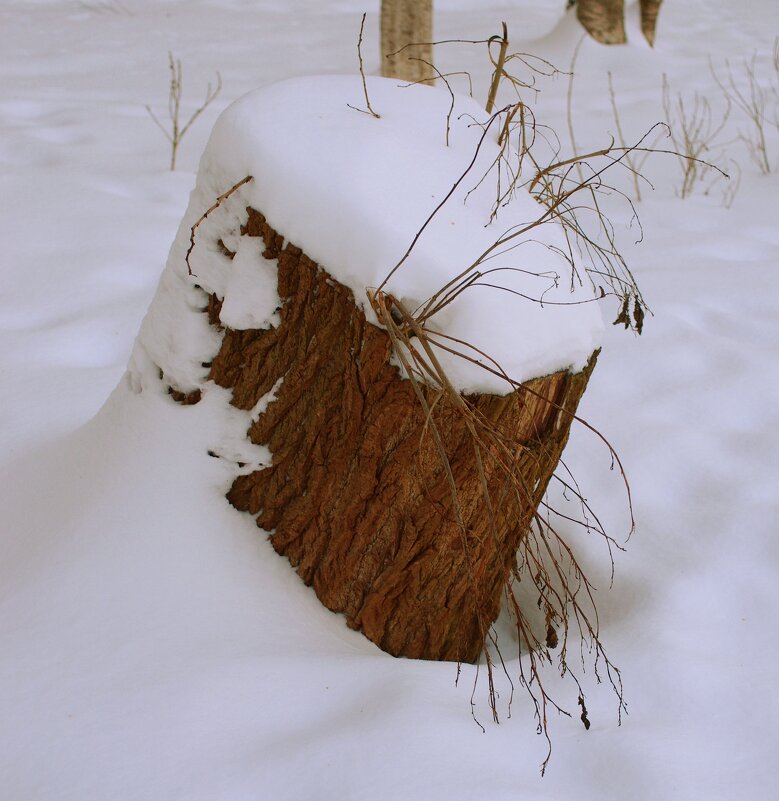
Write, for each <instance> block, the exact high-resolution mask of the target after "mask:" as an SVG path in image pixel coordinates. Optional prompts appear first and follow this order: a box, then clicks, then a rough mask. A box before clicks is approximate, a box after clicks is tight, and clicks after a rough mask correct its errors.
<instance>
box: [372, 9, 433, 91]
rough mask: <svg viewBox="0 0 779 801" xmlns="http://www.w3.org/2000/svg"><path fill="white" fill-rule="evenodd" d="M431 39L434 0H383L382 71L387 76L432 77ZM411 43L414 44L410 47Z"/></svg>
mask: <svg viewBox="0 0 779 801" xmlns="http://www.w3.org/2000/svg"><path fill="white" fill-rule="evenodd" d="M432 41H433V0H382V3H381V74H382V75H383V76H384V77H385V78H399V79H400V80H402V81H410V82H411V81H424V80H429V79H430V78H432V77H433V70H432V69H431V67H430V66H429V65H430V64H432V63H433V48H432V45H431V42H432ZM410 44H413V45H415V46H414V47H407V45H410ZM403 48H405V49H403ZM401 50H402V52H398V51H401ZM425 62H427V63H425Z"/></svg>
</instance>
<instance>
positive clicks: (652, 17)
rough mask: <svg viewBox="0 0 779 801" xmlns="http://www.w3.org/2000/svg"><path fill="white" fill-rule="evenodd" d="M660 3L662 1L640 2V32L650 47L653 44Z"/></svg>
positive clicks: (647, 0)
mask: <svg viewBox="0 0 779 801" xmlns="http://www.w3.org/2000/svg"><path fill="white" fill-rule="evenodd" d="M662 2H663V0H641V32H642V33H643V34H644V36H645V38H646V40H647V42H649V44H650V45H652V47H654V44H655V30H656V28H657V15H658V14H659V13H660V3H662Z"/></svg>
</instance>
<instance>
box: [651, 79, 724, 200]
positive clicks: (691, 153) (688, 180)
mask: <svg viewBox="0 0 779 801" xmlns="http://www.w3.org/2000/svg"><path fill="white" fill-rule="evenodd" d="M725 99H726V101H727V106H726V108H725V111H724V112H723V113H722V117H721V118H720V119H719V120H716V119H715V117H714V113H713V112H712V110H711V105H710V104H709V101H708V100H707V99H706V98H705V97H701V96H700V95H699V94H698V93H697V92H696V93H695V94H694V95H693V98H692V106H690V104H689V103H688V102H686V101H685V98H684V97H683V96H682V95H681V94H678V93H677V95H676V98H675V99H673V98H672V97H671V87H670V85H669V83H668V77H667V76H666V75H665V74H664V75H663V111H664V113H665V119H666V122H667V123H668V132H669V135H670V137H671V141H672V142H673V144H674V148H675V149H676V150H678V151H679V153H680V154H681V155H680V156H679V158H678V161H679V166H680V168H681V171H682V183H681V186H680V187H679V189H678V190H677V194H678V195H679V197H681V198H686V197H689V196H690V195H691V194H692V192H693V190H694V188H695V186H696V184H697V183H698V182H701V181H704V180H705V179H706V177H707V175H708V173H709V168H708V166H707V165H706V164H705V163H704V162H702V161H701V160H700V159H701V156H702V155H703V154H704V153H708V152H709V151H710V150H711V149H712V148H713V147H716V140H717V137H718V136H719V135H720V133H722V130H723V129H724V127H725V125H726V123H727V121H728V119H729V117H730V112H731V108H732V103H731V99H730V97H729V96H728V95H727V93H726V94H725Z"/></svg>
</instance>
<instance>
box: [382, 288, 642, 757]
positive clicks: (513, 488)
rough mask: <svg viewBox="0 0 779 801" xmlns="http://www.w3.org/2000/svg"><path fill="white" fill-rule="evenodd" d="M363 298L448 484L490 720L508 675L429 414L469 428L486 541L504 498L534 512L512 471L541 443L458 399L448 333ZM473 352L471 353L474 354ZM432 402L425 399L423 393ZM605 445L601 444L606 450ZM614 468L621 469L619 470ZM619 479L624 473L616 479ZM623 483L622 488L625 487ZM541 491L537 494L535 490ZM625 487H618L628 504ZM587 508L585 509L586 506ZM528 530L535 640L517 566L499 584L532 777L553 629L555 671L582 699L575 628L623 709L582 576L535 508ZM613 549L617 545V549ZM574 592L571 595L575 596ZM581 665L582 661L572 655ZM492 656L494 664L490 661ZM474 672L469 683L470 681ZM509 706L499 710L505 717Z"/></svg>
mask: <svg viewBox="0 0 779 801" xmlns="http://www.w3.org/2000/svg"><path fill="white" fill-rule="evenodd" d="M368 297H369V300H370V302H371V305H372V307H373V309H374V311H375V312H376V314H377V317H378V318H379V320H380V321H381V323H382V324H383V325H384V327H385V329H386V330H387V332H388V334H389V336H390V340H391V341H392V344H393V348H394V352H395V353H396V354H397V357H398V360H399V361H400V363H401V366H402V367H403V370H404V372H405V374H406V375H407V377H408V378H409V380H410V381H411V383H412V386H413V388H414V392H415V394H416V395H417V398H418V400H419V402H420V405H421V408H422V410H423V413H424V414H425V431H426V432H428V433H429V435H430V436H431V437H432V440H433V442H434V445H435V448H436V450H437V452H438V454H439V457H440V459H441V461H442V464H443V468H444V471H445V475H446V477H447V483H448V484H449V491H450V499H451V504H452V506H451V508H452V510H453V513H454V516H455V520H456V522H457V525H458V528H459V529H460V531H461V539H462V547H463V549H464V557H465V564H466V573H467V580H468V582H469V584H470V585H471V590H472V594H473V597H474V599H476V600H475V612H476V615H477V619H478V624H479V626H480V627H481V630H482V631H484V632H485V649H484V660H485V666H486V671H487V682H488V698H489V706H490V709H491V712H492V716H493V719H494V720H495V721H498V720H499V716H498V707H497V703H498V698H497V693H496V689H495V681H494V672H495V669H496V666H497V664H498V662H499V664H500V666H501V668H502V670H503V671H504V672H505V673H506V675H508V670H507V667H506V664H505V661H504V659H503V656H502V653H501V650H500V647H499V644H498V641H497V636H496V635H495V633H494V631H493V630H492V629H491V628H490V627H489V625H488V623H489V621H487V620H486V618H485V616H484V612H483V610H482V609H481V608H480V606H479V602H478V599H479V598H480V588H479V586H478V584H477V582H476V579H475V577H474V575H473V570H472V560H471V558H470V552H469V544H468V536H467V534H468V532H467V529H466V525H465V522H464V515H463V511H462V509H461V507H460V499H459V493H458V488H457V483H456V480H455V477H454V474H453V471H452V468H451V465H450V463H449V457H448V453H447V448H446V442H445V440H444V435H443V431H442V430H441V428H440V426H439V424H438V422H437V418H436V415H434V408H435V407H438V408H439V409H440V408H441V404H445V405H446V406H447V408H449V409H450V410H452V411H453V413H455V414H457V415H458V416H460V417H461V418H462V419H463V420H464V422H465V424H466V428H467V430H468V432H469V436H470V439H471V443H472V446H473V449H474V459H475V464H476V469H477V474H478V477H479V484H480V486H481V496H482V501H483V503H484V510H485V516H486V519H487V520H488V522H489V532H490V534H489V535H490V536H491V537H492V538H494V539H495V540H496V541H497V539H499V537H500V529H501V525H500V520H499V515H498V511H497V510H498V509H504V508H505V507H506V504H507V503H509V502H510V501H511V499H512V498H513V503H516V504H518V506H519V508H535V506H536V504H537V502H538V500H539V497H538V496H539V487H538V486H535V487H529V486H527V485H526V483H525V481H524V479H523V478H522V473H521V471H520V470H519V469H518V465H519V462H520V460H521V459H528V458H529V459H540V458H542V457H543V456H544V450H543V449H544V446H541V452H540V453H539V454H535V453H533V452H532V450H530V449H528V448H527V447H526V446H523V445H520V444H518V443H517V442H515V441H514V440H513V439H512V438H511V436H510V435H507V434H506V432H504V431H502V430H501V429H500V428H499V427H498V426H496V425H495V424H493V423H491V422H490V421H488V420H487V419H485V418H484V416H483V415H481V414H480V413H479V412H478V411H477V410H476V408H475V407H474V406H473V405H472V404H471V403H470V402H469V401H468V400H467V399H466V398H465V397H463V396H462V395H461V394H460V393H459V392H458V391H457V390H456V389H455V388H454V386H453V385H452V384H451V382H450V381H449V379H448V377H447V376H446V373H445V372H444V370H443V369H442V367H441V364H440V361H439V359H438V357H437V355H436V350H440V351H449V352H458V351H457V350H456V349H455V348H452V347H450V346H449V345H447V344H446V342H450V343H454V342H458V341H457V340H454V339H453V338H451V337H447V336H446V335H445V334H441V333H440V332H435V331H431V330H429V329H427V328H425V327H424V326H422V325H420V323H419V320H418V318H416V317H415V316H414V315H412V314H411V312H410V311H409V310H408V309H407V308H406V307H405V306H404V305H403V303H402V302H401V301H399V300H397V299H396V298H394V297H393V296H392V295H389V294H387V293H384V292H380V291H376V290H371V291H370V292H369V296H368ZM459 344H460V345H462V346H463V347H464V348H470V347H471V346H469V345H467V343H459ZM473 350H474V351H476V352H477V353H480V352H478V351H477V350H476V349H473ZM480 355H481V356H482V357H483V358H484V359H485V360H486V361H487V362H492V364H493V365H494V367H491V368H490V367H485V369H489V370H490V371H492V372H494V373H496V374H501V375H503V376H504V377H505V378H506V380H507V381H509V383H511V384H512V385H513V386H515V387H516V388H517V389H518V390H520V392H522V391H526V392H532V390H530V388H529V387H527V386H525V385H522V384H519V383H517V382H511V379H510V378H509V377H508V376H506V374H505V372H504V371H503V370H502V369H501V368H500V366H499V365H498V364H497V363H496V362H494V360H491V359H490V357H489V356H487V355H486V354H483V353H481V354H480ZM462 356H463V358H466V359H468V360H470V361H475V362H476V363H480V364H481V362H477V361H476V360H475V359H474V357H472V356H470V355H468V354H467V353H465V352H463V353H462ZM430 395H432V396H433V398H434V400H433V401H432V402H431V401H430V400H429V396H430ZM544 401H545V402H546V403H549V404H550V405H552V407H553V408H555V409H556V410H557V411H558V412H559V413H561V414H568V415H571V416H572V417H575V415H574V414H573V413H572V412H571V411H570V410H567V409H565V408H564V407H562V406H560V405H559V404H556V403H555V402H554V401H551V400H549V399H547V398H544ZM609 447H610V446H609ZM610 450H611V452H612V454H613V457H614V458H615V459H617V458H618V457H616V453H614V451H613V449H611V448H610ZM487 465H489V468H490V473H491V474H492V475H495V471H497V473H498V475H499V476H500V477H501V482H500V486H499V488H498V490H497V492H495V491H494V490H493V491H491V490H490V486H489V482H488V480H487V478H486V473H487ZM620 469H621V465H620ZM623 476H624V473H623ZM566 486H567V487H568V489H569V491H570V492H571V493H572V494H574V495H576V496H577V497H578V498H579V500H580V502H581V503H582V504H583V505H584V506H585V507H586V508H587V509H588V510H589V509H590V507H589V504H588V503H587V501H586V499H585V498H584V496H583V495H582V494H581V491H580V490H579V488H578V485H577V484H576V482H575V481H573V482H571V483H567V482H566ZM626 486H627V484H626ZM541 489H543V488H541ZM629 498H630V495H629V488H628V499H629ZM590 511H591V510H590ZM534 521H535V523H534V525H533V526H532V527H531V531H530V532H529V533H528V535H527V537H525V538H524V539H523V540H522V543H521V545H520V562H521V563H523V564H524V565H525V566H526V570H527V571H529V573H528V575H530V577H531V580H532V582H533V585H534V587H535V588H536V590H537V592H538V593H539V606H543V609H544V613H545V621H546V625H545V629H544V632H543V639H542V638H541V637H540V636H537V635H536V634H535V633H534V632H533V625H532V622H531V620H530V618H529V612H528V611H527V610H524V609H522V607H521V605H520V604H519V603H518V602H517V599H516V596H515V594H514V592H513V591H512V590H511V587H510V583H511V581H513V580H521V579H522V575H523V573H524V572H526V570H525V569H523V568H522V567H521V566H520V564H518V565H517V567H516V568H515V569H514V571H513V572H512V574H511V576H510V577H509V579H510V581H509V584H507V585H506V588H505V593H506V600H507V603H508V604H509V606H510V608H511V609H512V611H513V614H514V618H515V623H516V626H517V633H518V640H519V644H520V647H521V646H522V645H526V646H527V649H528V652H529V654H530V657H529V658H530V668H529V672H528V673H527V674H526V673H525V668H524V665H523V664H522V663H521V661H520V684H521V685H522V686H523V687H524V688H525V689H526V691H527V692H528V693H529V695H530V697H531V699H532V703H533V705H534V709H535V717H536V720H537V726H538V731H539V733H540V734H542V735H543V736H544V737H545V739H546V742H547V754H546V756H545V758H544V761H543V764H542V772H543V770H544V769H545V768H546V764H547V762H548V760H549V758H550V755H551V749H552V742H551V738H550V736H549V730H548V724H549V719H548V714H547V712H548V710H549V709H550V708H553V709H555V710H557V711H558V712H560V713H562V714H565V715H569V713H568V712H567V711H566V710H564V709H563V708H562V707H561V706H560V705H559V704H558V703H557V702H556V701H555V700H554V699H553V697H552V696H551V694H550V692H548V691H547V689H546V687H545V684H544V679H543V668H544V666H549V665H552V664H553V660H552V657H551V654H550V649H552V648H553V647H555V646H556V645H557V634H556V630H555V624H557V625H559V626H560V627H561V628H562V629H563V640H562V648H561V651H560V657H559V659H558V668H559V670H560V673H561V675H562V676H563V677H565V676H569V677H570V678H572V680H573V681H574V682H575V684H576V687H577V692H578V697H580V698H583V697H584V693H583V691H582V688H581V684H580V682H579V679H578V678H577V677H576V674H575V672H574V671H573V669H572V667H571V666H570V665H569V664H568V662H567V660H566V644H567V639H568V636H569V633H568V629H569V627H570V626H571V625H576V626H577V627H578V630H579V634H580V636H581V637H582V638H583V639H586V640H587V642H588V645H587V648H588V649H589V651H591V652H593V653H594V654H595V671H596V674H597V671H598V664H599V663H601V662H602V663H603V664H604V665H605V667H606V673H607V676H608V677H609V679H610V680H611V683H612V686H613V688H614V690H615V692H616V693H617V695H618V698H619V705H620V712H621V711H623V710H624V698H623V694H622V685H621V680H620V678H619V670H618V669H617V668H616V667H615V666H614V665H613V663H612V662H611V661H610V659H609V657H608V656H607V654H606V652H605V650H604V648H603V646H602V644H601V643H600V639H599V634H600V628H599V625H600V624H599V619H598V615H597V609H596V607H595V601H594V596H593V589H594V588H593V586H592V584H591V582H590V581H589V580H588V579H587V577H586V576H585V574H584V572H583V571H582V569H581V567H580V566H579V564H578V561H577V560H576V557H575V555H574V554H573V551H572V549H571V548H570V546H568V545H567V544H566V543H565V541H564V540H563V538H562V536H561V535H560V534H559V533H558V532H557V531H556V529H555V527H554V526H553V525H552V524H551V522H550V521H549V520H543V518H542V517H541V516H540V514H538V513H537V512H536V513H535V515H534ZM584 525H586V527H587V530H592V531H597V532H599V533H602V535H603V536H604V537H607V538H608V540H609V541H610V542H611V541H613V540H611V538H609V537H608V535H607V534H606V533H605V529H603V527H602V525H601V523H600V521H599V520H598V518H597V515H595V514H594V512H592V513H591V517H590V520H589V521H588V522H587V523H586V524H584ZM617 547H619V546H617ZM580 595H581V599H580ZM582 659H583V657H582ZM496 660H497V662H496ZM478 675H479V674H478V669H477V673H476V677H475V681H478ZM509 682H510V684H511V686H512V689H513V682H511V679H510V676H509ZM471 703H472V707H471V711H472V714H473V716H474V719H475V720H476V722H477V723H478V724H479V725H480V726H481V725H482V724H481V723H480V722H479V720H478V718H477V717H476V713H475V705H474V702H473V698H472V701H471ZM510 704H511V699H510V700H509V714H510Z"/></svg>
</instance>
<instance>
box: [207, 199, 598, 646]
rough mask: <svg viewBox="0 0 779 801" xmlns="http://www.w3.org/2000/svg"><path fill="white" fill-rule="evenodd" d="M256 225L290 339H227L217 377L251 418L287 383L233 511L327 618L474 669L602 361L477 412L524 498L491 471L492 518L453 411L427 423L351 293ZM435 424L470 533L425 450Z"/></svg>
mask: <svg viewBox="0 0 779 801" xmlns="http://www.w3.org/2000/svg"><path fill="white" fill-rule="evenodd" d="M247 212H248V218H247V221H246V224H245V226H244V227H243V228H242V229H241V233H242V234H243V235H245V236H252V237H260V238H261V243H262V244H261V247H262V249H263V256H264V257H265V258H266V259H271V260H276V261H277V264H278V292H279V296H280V297H281V299H282V308H281V311H280V316H281V323H280V325H279V326H278V327H276V328H268V329H264V330H249V331H235V330H230V329H224V332H223V340H222V345H221V349H220V351H219V353H218V355H217V356H216V358H215V359H214V361H213V363H212V366H211V369H210V376H209V377H210V379H211V380H213V381H215V382H216V383H218V384H220V385H221V386H224V387H227V388H230V389H232V393H233V397H232V403H233V404H234V405H235V406H237V407H239V408H241V409H247V410H248V409H252V408H253V407H254V406H255V405H256V404H257V402H258V401H259V399H260V398H262V397H263V396H264V395H265V394H266V393H268V392H269V391H270V390H271V389H272V388H273V387H274V386H277V385H278V383H279V379H281V382H280V386H278V388H277V391H276V397H275V400H273V401H272V402H271V403H270V404H269V405H268V407H267V408H266V410H265V411H264V412H263V413H262V415H261V416H260V417H259V419H257V421H256V422H255V423H254V424H253V425H252V426H251V427H250V428H249V430H248V432H247V435H248V437H249V438H250V439H251V441H252V442H254V443H257V444H264V445H267V446H268V447H269V449H270V451H271V453H272V454H273V462H272V465H271V466H269V467H267V468H264V469H262V470H259V471H257V472H254V473H252V474H250V475H242V476H239V477H238V478H237V479H236V480H235V482H234V483H233V485H232V487H231V489H230V491H229V493H228V496H227V497H228V500H229V501H230V503H232V504H233V505H234V506H235V507H236V508H237V509H240V510H243V511H246V512H249V513H250V514H252V515H254V516H256V520H257V524H258V525H259V526H261V527H262V528H263V529H265V530H267V531H269V532H271V533H270V541H271V543H272V544H273V547H274V548H275V549H276V551H278V552H279V553H280V554H283V555H285V556H287V558H288V559H289V561H290V562H291V563H292V565H294V566H295V568H296V569H297V572H298V573H299V575H300V576H301V578H302V579H303V581H305V583H306V584H309V585H311V586H312V587H313V588H314V590H315V592H316V594H317V595H318V597H319V599H320V600H321V601H322V603H323V604H324V605H325V606H327V607H328V608H329V609H331V610H333V611H335V612H341V613H343V614H344V615H345V616H346V621H347V623H348V624H349V626H351V627H352V628H355V629H359V630H360V631H362V632H363V633H364V634H365V636H367V637H368V638H369V639H371V640H372V641H373V642H375V643H376V644H377V645H378V646H380V647H381V648H382V649H384V650H385V651H387V652H389V653H391V654H394V655H398V656H407V657H415V658H425V659H444V660H453V661H464V662H466V661H467V662H472V661H475V660H476V659H477V658H478V657H479V654H480V652H481V650H482V646H483V643H484V639H485V636H486V633H487V630H488V628H489V626H490V624H491V623H492V622H493V621H494V619H495V618H496V617H497V615H498V612H499V610H500V605H501V597H502V592H503V589H504V587H505V585H506V582H507V580H508V578H509V574H510V571H511V569H512V567H513V566H514V564H515V560H516V552H517V549H518V546H519V545H520V543H521V541H522V538H523V537H524V536H525V535H526V532H527V531H528V527H529V525H530V523H531V521H532V519H533V515H534V514H535V511H536V508H537V506H538V504H539V502H540V500H541V497H542V496H543V493H544V492H545V489H546V486H547V482H548V481H549V478H550V476H551V474H552V471H553V470H554V468H555V466H556V465H557V462H558V460H559V457H560V454H561V452H562V449H563V447H564V446H565V443H566V441H567V438H568V430H569V426H570V423H571V419H572V414H573V412H574V411H575V409H576V406H577V403H578V401H579V398H580V397H581V395H582V393H583V391H584V388H585V386H586V384H587V380H588V377H589V374H590V371H591V369H592V366H593V365H594V358H593V360H592V361H591V364H590V365H589V366H588V368H587V369H586V370H585V371H584V372H583V373H579V374H576V375H573V374H570V373H567V372H559V373H555V374H554V375H551V376H547V377H545V378H540V379H537V380H535V381H531V382H529V383H528V384H527V385H526V386H525V387H523V388H521V389H519V390H517V391H516V392H514V393H513V394H510V395H508V396H506V397H499V396H494V395H481V396H469V397H468V400H469V402H470V403H472V404H473V407H474V408H475V409H476V410H477V411H478V413H479V414H480V415H483V419H485V420H489V421H491V424H492V425H494V426H495V427H496V428H498V429H499V430H500V431H501V432H503V433H504V434H505V435H506V436H507V437H511V438H512V440H513V441H514V442H515V443H516V460H515V463H514V464H513V469H514V473H515V478H516V477H519V479H518V481H519V486H520V487H521V491H516V489H515V490H514V491H508V489H510V487H509V484H507V481H506V474H505V471H503V470H501V469H499V466H498V465H497V463H496V462H495V460H491V459H489V458H485V460H484V470H483V475H484V483H486V484H487V485H488V489H489V493H490V497H491V499H492V501H493V505H494V510H495V511H494V514H493V515H490V514H488V513H487V510H486V505H485V501H484V494H483V489H484V483H482V481H481V480H480V478H479V472H478V470H477V467H476V464H475V456H474V447H473V439H472V437H471V436H470V435H469V431H468V429H467V426H466V424H465V422H464V420H463V418H462V415H461V414H460V413H458V410H457V409H456V408H454V406H453V404H451V403H449V402H447V400H446V398H445V397H444V398H435V397H433V390H432V389H427V388H425V390H424V391H425V392H426V393H427V396H428V402H429V403H431V404H433V401H434V400H437V402H436V403H435V405H434V411H433V419H432V421H431V420H427V419H426V418H425V414H424V413H423V411H422V408H421V406H420V402H419V400H418V399H417V397H416V396H415V394H414V391H413V387H412V384H411V382H410V381H408V380H405V379H403V378H402V377H401V375H400V372H399V370H398V368H397V367H395V366H394V364H393V363H392V362H391V356H392V343H391V341H390V338H389V337H388V334H387V332H386V331H385V330H384V329H381V328H379V327H377V326H375V325H373V324H371V323H369V322H368V321H366V318H365V315H364V313H363V312H362V311H361V310H360V309H359V308H358V307H357V305H356V304H355V301H354V297H353V295H352V292H351V291H350V290H349V289H347V288H346V287H344V286H342V285H341V284H339V283H337V282H336V281H334V280H333V279H331V278H330V277H329V275H328V274H327V273H326V272H325V271H323V270H322V269H320V268H319V267H318V266H317V265H316V264H315V263H314V262H312V261H311V260H310V259H308V258H307V257H306V256H305V254H303V253H302V252H301V251H300V249H299V248H296V247H295V246H294V245H292V244H284V240H283V238H282V237H281V236H280V235H279V234H278V233H277V232H275V231H273V230H272V229H271V228H270V226H269V225H268V224H267V222H266V221H265V219H264V218H263V217H262V215H261V214H259V213H258V212H256V211H253V210H251V209H248V210H247ZM228 255H229V254H228ZM220 308H221V301H220V299H219V298H217V297H216V296H211V299H210V302H209V306H208V310H207V313H208V315H209V318H210V321H211V323H212V325H214V326H217V327H218V328H221V323H220V320H219V313H220ZM192 402H196V400H193V401H192ZM433 423H434V424H435V425H436V426H437V427H438V430H439V431H440V432H441V436H442V439H443V441H444V443H445V448H446V455H447V459H448V463H449V464H450V465H451V470H452V475H453V477H454V481H455V483H456V486H457V494H458V495H457V497H458V501H459V508H460V511H461V521H462V523H463V525H460V524H459V523H458V520H457V515H455V513H454V504H453V501H452V494H451V491H450V485H449V483H448V480H447V475H446V471H445V469H444V462H443V459H442V458H441V454H440V452H439V451H438V450H437V449H436V447H435V445H434V443H433V440H432V437H431V436H430V425H431V424H433ZM515 486H516V482H515Z"/></svg>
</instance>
